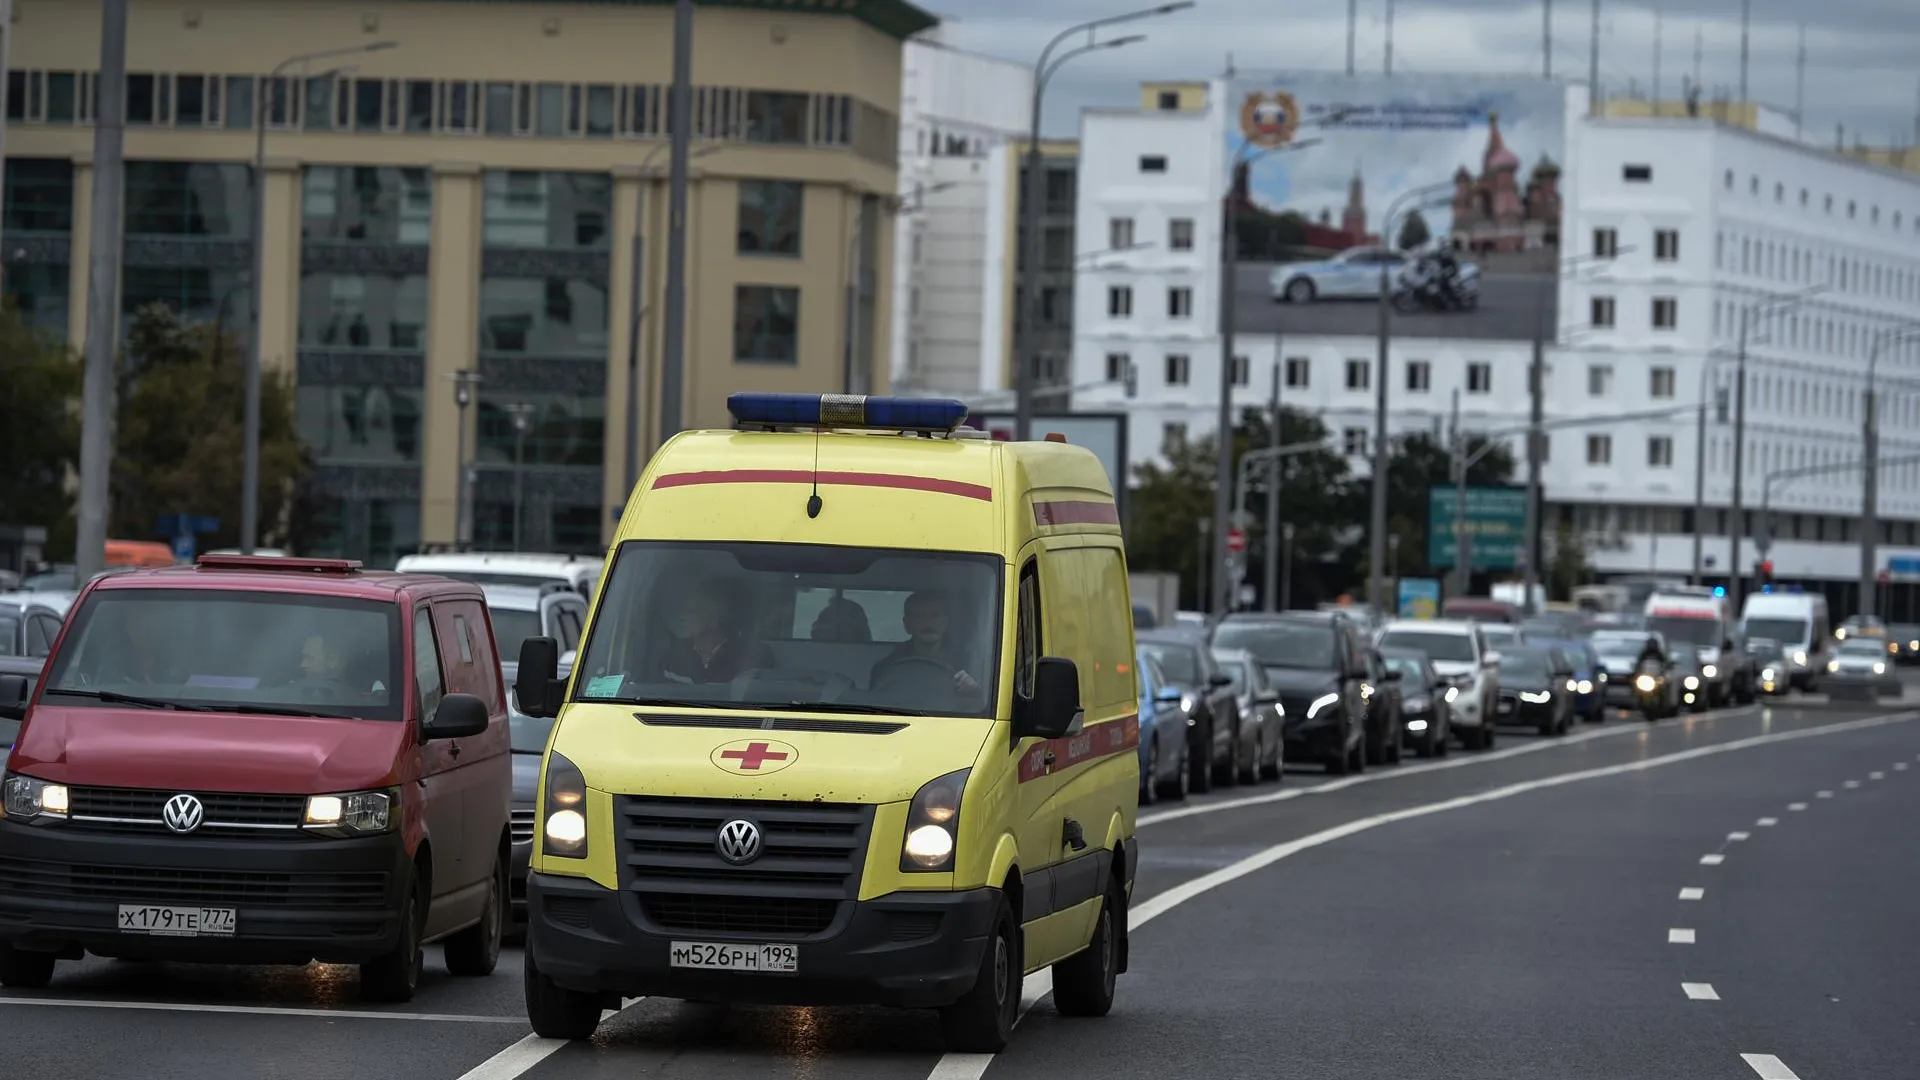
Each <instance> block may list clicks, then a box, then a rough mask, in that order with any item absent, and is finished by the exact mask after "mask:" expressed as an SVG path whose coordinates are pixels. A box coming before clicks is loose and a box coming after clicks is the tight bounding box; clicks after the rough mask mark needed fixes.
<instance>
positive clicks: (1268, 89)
mask: <svg viewBox="0 0 1920 1080" xmlns="http://www.w3.org/2000/svg"><path fill="white" fill-rule="evenodd" d="M1227 88H1228V89H1227V97H1226V101H1225V105H1226V108H1225V109H1224V110H1223V111H1224V112H1225V114H1226V121H1227V131H1226V132H1225V134H1224V136H1223V137H1224V141H1225V146H1224V148H1223V152H1224V153H1225V154H1226V155H1227V162H1228V168H1227V175H1228V176H1229V177H1230V178H1231V183H1232V188H1231V191H1232V195H1231V198H1232V199H1233V201H1234V207H1235V220H1236V223H1237V228H1238V232H1239V240H1240V266H1239V271H1238V274H1237V278H1238V280H1236V281H1235V283H1234V287H1235V289H1236V290H1237V295H1236V299H1237V303H1238V306H1237V310H1238V318H1237V320H1236V322H1237V326H1236V329H1237V330H1238V331H1239V332H1241V333H1282V334H1340V335H1346V334H1353V335H1372V334H1376V333H1378V331H1379V313H1378V304H1379V297H1380V274H1381V268H1382V264H1383V263H1385V264H1386V268H1387V279H1388V291H1389V295H1390V299H1391V301H1392V305H1393V312H1394V313H1393V316H1392V321H1393V327H1392V332H1393V333H1394V334H1397V335H1406V336H1413V337H1445V338H1481V339H1502V338H1511V339H1522V340H1531V339H1533V338H1534V337H1536V336H1546V337H1552V336H1553V335H1554V334H1555V333H1556V332H1557V329H1556V322H1555V318H1556V312H1555V308H1556V306H1557V304H1556V301H1557V299H1558V296H1559V288H1558V282H1559V275H1560V246H1561V231H1562V230H1561V218H1562V207H1561V175H1560V170H1561V163H1562V162H1563V161H1564V160H1565V151H1566V117H1567V107H1566V98H1567V94H1566V89H1565V87H1564V86H1563V85H1562V84H1561V83H1558V82H1551V81H1548V80H1545V79H1535V78H1518V77H1511V76H1486V77H1475V76H1459V75H1451V76H1439V75H1431V76H1429V75H1395V76H1392V77H1386V76H1379V75H1375V76H1365V75H1362V76H1346V75H1339V74H1333V73H1322V74H1316V73H1290V74H1285V75H1272V74H1268V75H1258V74H1252V73H1242V74H1238V75H1236V76H1234V77H1233V78H1232V79H1230V80H1229V81H1228V83H1227ZM1389 216H1391V217H1392V218H1393V220H1391V221H1388V220H1387V218H1388V217H1389ZM1449 260H1450V261H1449ZM1436 272H1438V273H1437V274H1436ZM1436 280H1444V281H1445V282H1446V284H1445V285H1444V286H1442V285H1438V284H1434V282H1435V281H1436Z"/></svg>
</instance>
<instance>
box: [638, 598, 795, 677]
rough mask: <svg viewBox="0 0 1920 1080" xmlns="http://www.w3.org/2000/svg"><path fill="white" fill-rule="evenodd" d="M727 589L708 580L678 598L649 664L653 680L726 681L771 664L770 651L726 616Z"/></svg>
mask: <svg viewBox="0 0 1920 1080" xmlns="http://www.w3.org/2000/svg"><path fill="white" fill-rule="evenodd" d="M728 607H729V604H728V589H727V587H726V585H725V583H724V582H721V581H718V580H710V581H707V582H704V583H703V584H701V585H700V586H699V587H697V588H695V589H693V590H692V591H690V592H688V593H687V594H685V595H684V596H682V597H681V598H680V604H679V607H678V608H676V609H675V611H674V614H673V617H672V619H670V620H669V621H668V623H667V630H668V632H669V634H670V635H671V638H670V640H669V641H668V643H667V646H666V648H664V649H663V650H661V651H660V654H659V655H658V656H657V657H656V659H655V661H654V663H653V664H651V665H649V666H650V667H651V669H652V676H653V681H656V682H681V683H721V682H731V681H733V680H734V679H735V678H738V677H739V676H740V675H742V674H745V673H746V672H749V671H753V670H756V669H759V668H769V667H772V666H773V663H774V661H773V650H771V649H769V648H767V646H766V643H765V642H759V641H752V640H749V639H748V638H747V637H746V636H745V635H743V634H741V633H739V632H738V631H737V630H735V629H734V628H733V627H732V626H731V625H730V624H729V620H728V618H727V609H728Z"/></svg>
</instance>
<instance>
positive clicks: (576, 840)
mask: <svg viewBox="0 0 1920 1080" xmlns="http://www.w3.org/2000/svg"><path fill="white" fill-rule="evenodd" d="M544 802H545V806H544V807H542V813H541V818H542V819H543V822H542V825H541V828H540V854H542V855H548V856H552V857H554V858H559V859H584V858H586V857H587V778H586V776H585V775H583V774H582V773H581V772H580V767H579V766H578V765H575V764H574V763H573V762H571V761H568V760H567V759H566V758H565V757H563V756H561V755H560V754H557V753H548V754H547V783H546V798H545V800H544Z"/></svg>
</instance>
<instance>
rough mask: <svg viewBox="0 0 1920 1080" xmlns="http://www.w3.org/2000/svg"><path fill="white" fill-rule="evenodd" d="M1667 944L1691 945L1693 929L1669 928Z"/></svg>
mask: <svg viewBox="0 0 1920 1080" xmlns="http://www.w3.org/2000/svg"><path fill="white" fill-rule="evenodd" d="M1667 944H1669V945H1691V944H1693V931H1692V930H1687V929H1681V928H1675V929H1672V930H1669V931H1667Z"/></svg>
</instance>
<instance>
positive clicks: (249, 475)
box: [240, 41, 399, 555]
mask: <svg viewBox="0 0 1920 1080" xmlns="http://www.w3.org/2000/svg"><path fill="white" fill-rule="evenodd" d="M398 45H399V42H396V41H372V42H368V43H367V44H365V45H355V46H351V47H348V48H343V49H323V50H321V51H319V52H310V53H302V54H300V55H299V56H289V57H287V58H286V59H285V60H282V61H280V63H278V64H276V65H275V66H274V69H273V71H272V73H270V74H269V75H268V76H267V79H266V81H265V82H264V83H262V84H261V86H262V89H263V91H264V92H263V93H262V94H261V95H260V100H258V101H255V102H254V109H253V208H252V211H253V212H252V218H253V220H252V229H253V280H252V282H251V283H250V285H251V288H249V289H248V290H247V307H248V316H249V319H250V320H251V324H250V328H249V336H251V337H252V339H253V340H252V342H251V344H250V346H249V347H248V349H247V389H246V394H247V401H246V428H245V433H244V435H243V439H244V444H245V445H244V449H243V457H242V464H241V472H240V483H241V491H240V553H241V554H243V555H251V554H253V549H254V546H255V544H257V543H258V542H259V539H260V364H261V356H260V354H261V345H262V334H261V326H260V291H261V289H262V288H263V287H264V283H265V282H266V278H267V246H266V242H265V238H264V237H263V236H261V233H263V232H265V231H266V220H267V106H268V95H269V94H271V93H272V91H273V88H274V86H275V85H276V84H278V82H279V80H280V76H281V74H282V73H283V72H285V71H286V70H287V69H288V68H291V67H294V66H296V65H299V64H307V63H312V62H313V61H315V60H331V59H333V58H334V57H337V56H358V55H359V54H361V53H371V52H381V51H383V50H386V49H391V48H395V47H397V46H398ZM341 70H349V69H336V71H333V72H329V73H328V74H338V73H340V71H341ZM286 100H287V114H288V116H289V117H291V116H292V114H293V102H294V100H295V99H294V98H293V96H292V95H291V94H289V95H288V96H287V99H286ZM329 107H331V106H329Z"/></svg>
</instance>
